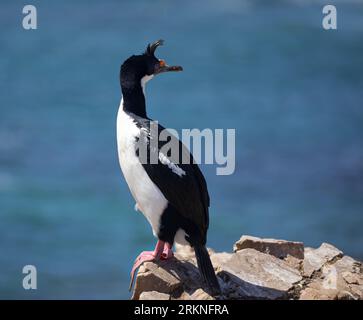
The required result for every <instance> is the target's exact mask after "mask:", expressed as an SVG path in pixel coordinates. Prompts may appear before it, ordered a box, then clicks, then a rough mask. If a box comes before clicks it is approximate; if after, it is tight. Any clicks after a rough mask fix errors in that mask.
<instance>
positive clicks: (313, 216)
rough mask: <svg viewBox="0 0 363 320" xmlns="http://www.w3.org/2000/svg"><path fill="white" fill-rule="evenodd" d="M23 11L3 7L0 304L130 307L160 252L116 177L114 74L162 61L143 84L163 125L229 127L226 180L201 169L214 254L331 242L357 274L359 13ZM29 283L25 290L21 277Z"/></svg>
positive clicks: (361, 215) (289, 6)
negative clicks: (76, 302)
mask: <svg viewBox="0 0 363 320" xmlns="http://www.w3.org/2000/svg"><path fill="white" fill-rule="evenodd" d="M30 2H31V4H33V5H35V6H36V8H37V14H38V19H37V22H38V28H37V29H36V30H24V29H23V27H22V19H23V16H24V15H23V14H22V9H23V6H24V2H23V1H15V0H14V1H10V0H8V1H2V3H1V5H0V298H2V299H4V298H15V299H41V298H46V299H88V298H89V299H128V298H129V297H130V293H129V292H128V283H129V271H130V269H131V266H132V263H133V260H134V259H135V257H136V256H137V254H138V253H139V252H140V251H142V250H151V249H152V248H153V246H154V243H155V239H154V238H153V236H152V233H151V228H150V226H149V225H148V223H147V221H146V220H145V218H144V217H143V216H142V214H140V213H138V212H135V211H134V200H133V199H132V197H131V195H130V193H129V190H128V187H127V185H126V183H125V181H124V179H123V177H122V174H121V172H120V168H119V164H118V159H117V151H116V134H115V130H116V128H115V125H116V114H117V110H118V106H119V102H120V86H119V68H120V65H121V63H122V62H123V60H125V59H126V58H127V57H129V56H130V55H132V54H135V53H136V54H137V53H141V52H143V51H144V49H145V47H146V45H147V43H148V42H152V41H155V40H157V39H160V38H162V39H165V46H164V47H162V48H159V49H158V51H157V55H158V57H159V58H163V59H165V60H166V61H167V62H168V63H169V64H178V65H182V66H183V67H184V71H183V72H182V73H174V74H163V75H160V76H158V77H156V78H155V79H154V80H152V81H151V82H149V84H148V87H147V104H148V114H149V116H150V117H151V118H153V119H158V120H159V121H160V123H161V124H163V125H164V126H166V127H169V128H174V129H177V130H181V129H183V128H187V129H188V128H189V129H192V128H199V129H204V128H211V129H216V128H221V129H228V128H232V129H235V130H236V170H235V173H234V174H232V175H228V176H217V175H216V165H203V166H202V170H203V172H204V174H205V176H206V180H207V182H208V186H209V192H210V196H211V208H210V221H211V223H210V230H209V237H208V245H209V246H210V247H212V248H214V249H215V250H218V251H231V250H232V245H233V243H234V242H235V241H236V240H238V239H239V237H240V236H241V235H242V234H248V235H254V236H260V237H273V238H280V239H288V240H298V241H303V242H304V243H305V245H306V246H313V247H316V246H319V245H320V244H321V243H322V242H329V243H331V244H333V245H335V246H337V247H338V248H340V249H342V250H343V251H344V252H345V253H346V254H348V255H351V256H353V257H354V258H357V259H363V103H362V101H363V41H362V39H363V2H362V1H330V2H329V3H330V4H335V5H336V8H337V17H338V20H337V26H338V29H337V30H324V29H323V28H322V19H323V14H322V7H323V5H324V4H326V3H325V2H324V1H252V0H249V1H246V0H245V1H242V0H227V1H223V2H221V1H216V0H211V1H189V0H188V1H184V2H183V4H182V3H181V2H177V1H166V0H155V1H146V0H144V1H116V0H114V1H111V0H106V1H97V2H96V1H93V2H91V1H37V0H33V1H30ZM25 265H34V266H36V268H37V279H38V288H37V290H24V289H23V286H22V280H23V277H24V274H22V269H23V267H24V266H25Z"/></svg>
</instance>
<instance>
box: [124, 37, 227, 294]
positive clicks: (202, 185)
mask: <svg viewBox="0 0 363 320" xmlns="http://www.w3.org/2000/svg"><path fill="white" fill-rule="evenodd" d="M162 44H163V41H162V40H158V41H156V42H154V43H152V44H149V45H148V46H147V48H146V51H145V52H144V53H143V54H141V55H133V56H131V57H130V58H128V59H127V60H126V61H125V62H124V63H123V64H122V66H121V70H120V83H121V91H122V99H121V103H120V107H119V111H118V115H117V147H118V156H119V162H120V166H121V170H122V172H123V175H124V177H125V180H126V182H127V184H128V186H129V188H130V191H131V194H132V196H133V197H134V199H135V201H136V205H135V208H136V209H137V210H139V211H141V212H142V213H143V214H144V216H145V217H146V219H147V220H148V221H149V223H150V224H151V227H152V230H153V234H154V236H155V237H156V238H157V239H158V241H157V244H156V247H155V249H154V251H143V252H142V253H141V254H140V255H139V256H138V258H137V259H136V260H135V263H134V266H133V268H132V271H131V285H132V282H133V278H134V273H135V271H136V270H137V268H138V267H139V266H140V265H141V264H142V263H143V262H145V261H152V260H158V259H168V258H171V257H172V256H173V253H172V247H173V244H174V242H177V243H180V244H183V245H190V246H191V247H193V248H194V250H195V254H196V258H197V264H198V268H199V270H200V273H201V275H202V277H203V279H204V281H205V282H206V284H207V286H208V288H209V291H210V292H211V293H212V294H213V295H218V294H219V293H220V286H219V283H218V280H217V277H216V275H215V272H214V269H213V266H212V263H211V260H210V258H209V254H208V251H207V249H206V241H207V230H208V225H209V212H208V208H209V194H208V189H207V184H206V181H205V179H204V177H203V174H202V173H201V171H200V169H199V167H198V165H197V164H195V163H194V160H193V157H192V155H191V154H190V153H189V151H188V150H187V148H186V147H185V146H184V145H183V144H182V142H180V141H179V140H178V139H177V138H176V137H174V138H173V139H175V140H174V142H175V143H176V145H177V147H178V148H179V152H178V154H179V155H178V157H179V158H178V159H170V157H168V155H166V154H163V153H162V150H161V149H162V147H163V145H165V144H166V143H167V141H159V139H158V137H157V136H155V134H153V132H152V130H151V129H150V127H151V123H152V121H153V120H151V119H150V118H149V117H148V116H147V113H146V103H145V84H146V82H147V81H149V80H150V79H152V78H153V77H154V76H155V75H157V74H160V73H164V72H169V71H182V70H183V69H182V67H180V66H168V65H167V64H166V63H165V61H164V60H161V59H157V58H156V57H155V50H156V48H157V47H158V46H160V45H162ZM164 129H165V128H164V127H162V126H161V125H159V124H158V130H157V132H158V133H160V132H161V131H162V130H164ZM152 139H157V143H156V147H152V145H153V144H152ZM140 142H141V144H142V143H143V145H144V146H145V147H146V150H147V155H148V156H147V161H141V159H140V153H139V149H138V148H139V147H140ZM185 155H187V156H189V157H190V160H191V161H190V162H188V163H186V164H184V163H183V161H182V157H183V156H185ZM151 158H153V159H156V163H155V162H154V164H153V163H151V161H150V159H151ZM131 285H130V286H131Z"/></svg>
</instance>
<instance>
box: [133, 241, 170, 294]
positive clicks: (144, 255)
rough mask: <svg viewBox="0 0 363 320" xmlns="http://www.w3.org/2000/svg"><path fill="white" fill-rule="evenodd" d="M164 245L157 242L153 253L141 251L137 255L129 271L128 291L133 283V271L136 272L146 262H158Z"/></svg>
mask: <svg viewBox="0 0 363 320" xmlns="http://www.w3.org/2000/svg"><path fill="white" fill-rule="evenodd" d="M164 245H165V242H163V241H160V240H159V241H158V242H157V243H156V246H155V249H154V251H143V252H141V253H140V254H139V256H138V257H137V258H136V260H135V262H134V265H133V267H132V270H131V282H130V287H129V291H130V290H131V288H132V284H133V282H134V277H135V271H136V270H137V268H138V267H140V266H141V265H142V264H143V263H144V262H146V261H153V260H159V259H160V257H161V255H162V254H163V250H164Z"/></svg>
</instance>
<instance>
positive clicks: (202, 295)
mask: <svg viewBox="0 0 363 320" xmlns="http://www.w3.org/2000/svg"><path fill="white" fill-rule="evenodd" d="M190 300H215V298H214V297H212V296H211V295H210V294H209V293H207V292H205V291H204V290H203V289H197V290H196V291H194V292H193V293H192V294H191V295H190Z"/></svg>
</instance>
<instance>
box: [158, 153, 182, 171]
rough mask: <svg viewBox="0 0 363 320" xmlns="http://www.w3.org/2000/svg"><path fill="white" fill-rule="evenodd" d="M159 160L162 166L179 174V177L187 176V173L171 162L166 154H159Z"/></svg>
mask: <svg viewBox="0 0 363 320" xmlns="http://www.w3.org/2000/svg"><path fill="white" fill-rule="evenodd" d="M159 160H160V162H161V163H162V164H165V165H167V166H168V167H169V169H171V171H173V172H174V173H175V174H177V175H178V176H179V177H182V176H183V175H185V171H184V170H183V169H182V168H180V167H178V166H177V165H176V164H175V163H173V162H171V161H170V160H169V159H168V158H167V157H166V156H165V155H164V154H162V153H161V152H159Z"/></svg>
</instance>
